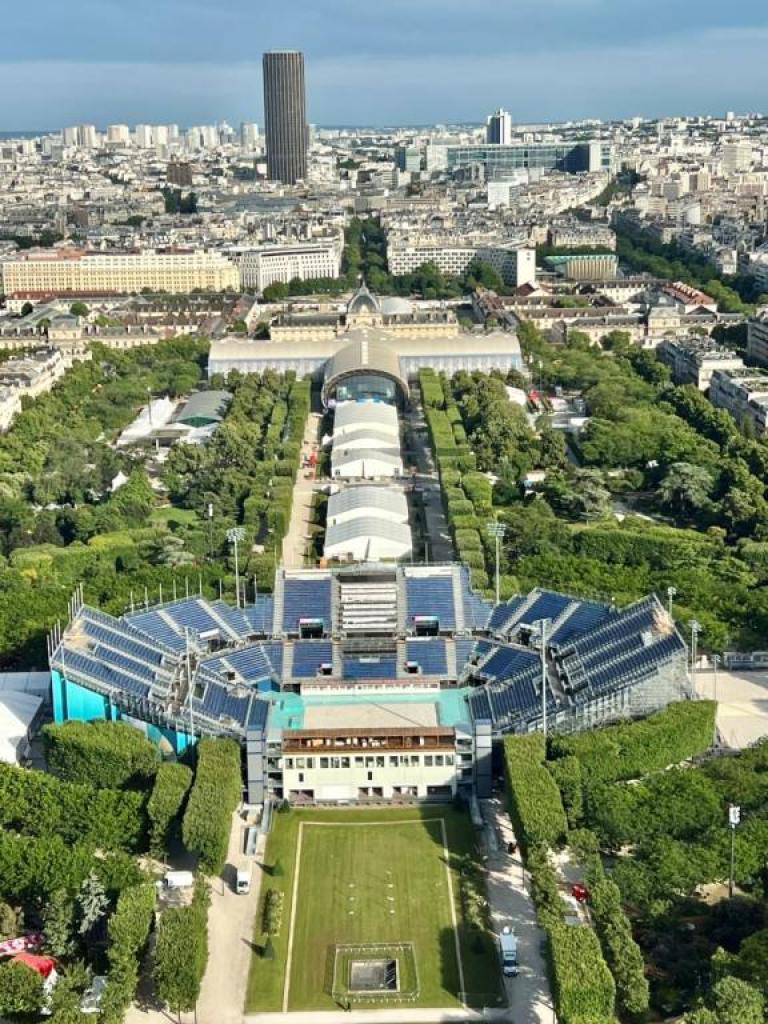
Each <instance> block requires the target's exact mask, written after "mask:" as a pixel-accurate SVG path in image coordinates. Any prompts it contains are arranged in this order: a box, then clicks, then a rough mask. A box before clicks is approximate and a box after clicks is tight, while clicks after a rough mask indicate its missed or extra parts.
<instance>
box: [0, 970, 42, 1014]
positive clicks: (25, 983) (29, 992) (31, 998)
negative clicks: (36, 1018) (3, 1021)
mask: <svg viewBox="0 0 768 1024" xmlns="http://www.w3.org/2000/svg"><path fill="white" fill-rule="evenodd" d="M42 1005H43V979H42V977H41V976H40V975H39V974H38V973H37V971H35V970H32V968H30V967H28V966H27V965H26V964H24V963H13V962H12V961H10V960H9V961H6V962H5V963H3V964H0V1014H8V1015H14V1016H15V1015H17V1014H32V1013H38V1012H39V1011H40V1008H41V1007H42Z"/></svg>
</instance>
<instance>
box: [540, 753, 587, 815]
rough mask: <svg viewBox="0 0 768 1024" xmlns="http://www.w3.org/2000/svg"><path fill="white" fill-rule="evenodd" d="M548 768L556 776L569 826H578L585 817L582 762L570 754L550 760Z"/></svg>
mask: <svg viewBox="0 0 768 1024" xmlns="http://www.w3.org/2000/svg"><path fill="white" fill-rule="evenodd" d="M547 768H548V769H549V770H550V772H551V773H552V775H553V776H554V779H555V782H556V783H557V786H558V789H559V790H560V796H561V797H562V799H563V806H564V807H565V813H566V815H567V817H568V826H569V828H578V826H579V825H580V824H581V821H582V819H583V817H584V790H583V778H582V774H581V762H580V761H579V759H578V757H574V756H573V755H572V754H569V755H568V757H561V758H560V759H559V760H558V761H548V762H547Z"/></svg>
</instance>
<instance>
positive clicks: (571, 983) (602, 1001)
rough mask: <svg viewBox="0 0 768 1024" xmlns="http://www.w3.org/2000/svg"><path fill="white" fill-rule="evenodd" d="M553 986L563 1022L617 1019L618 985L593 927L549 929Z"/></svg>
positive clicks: (581, 1023)
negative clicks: (616, 999)
mask: <svg viewBox="0 0 768 1024" xmlns="http://www.w3.org/2000/svg"><path fill="white" fill-rule="evenodd" d="M548 936H549V949H550V957H551V966H552V989H553V996H554V1000H555V1006H556V1009H557V1019H558V1020H559V1021H561V1022H562V1024H587V1022H589V1024H597V1022H598V1021H601V1022H608V1021H613V1020H614V1019H615V1017H614V1002H615V994H616V989H615V985H614V982H613V977H612V976H611V972H610V971H609V970H608V966H607V965H606V963H605V960H604V959H603V954H602V952H601V950H600V943H599V941H598V938H597V936H596V935H595V933H594V932H593V931H592V929H591V928H588V927H586V926H578V925H567V924H560V923H558V924H555V925H553V926H552V927H551V928H550V929H549V931H548Z"/></svg>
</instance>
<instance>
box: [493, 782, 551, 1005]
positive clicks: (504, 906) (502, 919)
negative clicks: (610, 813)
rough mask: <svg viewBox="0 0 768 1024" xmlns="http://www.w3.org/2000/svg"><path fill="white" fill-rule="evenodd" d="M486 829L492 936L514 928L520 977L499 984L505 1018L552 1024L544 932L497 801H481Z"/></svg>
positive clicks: (508, 823) (523, 870) (505, 815)
mask: <svg viewBox="0 0 768 1024" xmlns="http://www.w3.org/2000/svg"><path fill="white" fill-rule="evenodd" d="M481 808H482V812H483V817H484V819H485V821H486V828H487V830H489V831H490V832H491V833H492V835H493V837H494V838H495V839H496V841H497V846H498V849H497V850H496V851H494V850H493V845H494V844H493V842H489V844H488V845H489V848H490V851H491V852H490V853H489V856H488V901H489V903H490V905H491V919H492V921H493V927H494V931H495V932H496V933H497V934H498V933H499V932H500V931H501V929H502V928H503V927H504V925H505V924H508V925H510V927H512V928H514V930H515V933H516V934H517V939H518V959H519V961H520V973H519V974H518V976H517V977H516V978H504V985H505V988H506V991H507V1000H508V1002H509V1012H510V1015H511V1019H512V1020H513V1021H514V1022H515V1024H555V1012H554V1009H553V1005H552V995H551V993H550V990H549V981H548V979H547V968H546V964H545V962H544V957H543V956H542V953H541V943H542V941H543V939H544V932H543V931H542V930H541V929H540V928H539V926H538V923H537V921H536V911H535V909H534V906H533V901H532V900H531V897H530V893H529V891H528V888H527V878H528V876H527V872H526V871H525V869H524V868H523V863H522V860H521V857H520V851H519V850H518V852H517V853H515V854H508V853H507V852H506V851H507V844H508V843H509V842H510V841H512V840H513V839H514V838H515V837H514V832H513V831H512V824H511V822H510V820H509V816H508V814H507V813H506V810H505V808H504V806H503V803H502V801H501V800H500V799H499V798H494V799H492V800H483V801H481Z"/></svg>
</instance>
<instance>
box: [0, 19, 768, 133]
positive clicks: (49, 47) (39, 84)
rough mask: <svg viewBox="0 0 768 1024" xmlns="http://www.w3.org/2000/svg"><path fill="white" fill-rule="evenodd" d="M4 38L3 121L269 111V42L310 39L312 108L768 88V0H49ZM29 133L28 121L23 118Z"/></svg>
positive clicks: (686, 98) (408, 118)
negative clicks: (622, 0)
mask: <svg viewBox="0 0 768 1024" xmlns="http://www.w3.org/2000/svg"><path fill="white" fill-rule="evenodd" d="M3 29H4V31H3V33H2V36H0V124H2V123H5V124H10V123H12V124H16V125H20V124H21V125H23V124H38V125H39V124H61V125H66V124H71V123H76V122H78V121H79V122H85V123H89V124H97V123H98V124H106V123H125V122H128V123H136V122H141V121H145V122H154V123H158V122H159V123H180V124H190V123H194V122H195V121H197V122H200V123H204V124H205V123H210V122H211V121H212V120H214V119H215V118H216V116H217V115H216V112H217V111H222V110H226V111H229V116H230V117H231V118H233V119H234V120H236V121H238V122H239V121H258V122H261V121H262V120H263V116H262V68H261V58H262V54H263V53H264V52H266V51H270V50H285V49H288V50H294V51H298V52H300V53H302V54H304V58H305V65H306V80H307V112H308V119H309V121H310V122H313V123H317V124H326V125H339V126H342V125H343V126H350V127H353V126H364V127H365V126H371V125H377V124H379V125H396V126H400V125H402V126H411V125H427V124H434V123H439V122H446V121H449V122H451V123H466V122H476V121H481V120H482V119H483V118H484V117H485V116H486V115H487V114H488V113H490V112H491V111H492V110H494V109H495V108H496V107H498V106H503V107H505V109H507V110H509V111H510V113H511V114H512V118H513V120H515V121H517V122H520V123H526V122H527V123H545V122H552V121H564V120H569V119H575V120H579V119H582V118H584V117H588V116H590V115H592V116H597V117H599V118H600V119H601V120H604V121H611V120H620V119H624V118H629V117H633V116H636V115H639V116H646V117H649V118H656V117H667V116H670V115H673V114H675V113H676V112H678V111H686V110H697V111H700V112H702V113H705V114H713V115H714V114H718V113H720V112H724V111H726V110H755V109H760V108H761V107H762V106H763V105H764V104H765V102H766V99H765V97H766V87H765V71H764V62H765V58H764V54H765V48H766V43H768V8H767V7H766V5H765V3H764V0H741V2H740V3H739V4H731V5H723V4H722V3H721V2H720V0H695V2H694V0H644V3H643V7H642V10H638V9H637V8H636V5H633V4H616V3H615V2H612V0H515V3H514V4H509V5H504V4H499V3H498V2H497V0H475V5H474V7H473V9H472V12H471V16H470V17H468V16H467V8H466V5H465V3H464V2H463V0H418V3H416V4H414V3H412V2H411V0H389V3H387V4H386V5H384V6H383V7H380V8H379V7H374V6H373V5H361V4H359V3H358V2H357V0H311V2H310V0H283V3H281V4H280V5H272V6H269V5H267V6H265V7H263V8H262V6H261V5H260V6H259V7H258V8H257V7H256V6H255V5H254V4H253V3H252V2H251V0H215V2H214V0H195V2H194V3H193V4H188V3H184V2H182V0H163V2H162V3H159V4H158V3H157V2H156V0H132V2H131V4H115V3H93V2H92V0H70V3H68V4H61V3H60V2H59V0H32V2H31V3H28V4H26V5H20V4H17V5H12V6H11V8H10V9H9V10H8V11H7V12H6V13H5V17H4V22H3ZM16 130H17V131H20V130H21V129H16Z"/></svg>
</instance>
